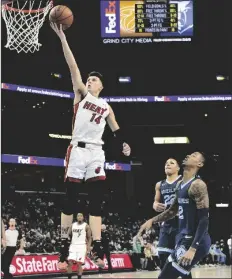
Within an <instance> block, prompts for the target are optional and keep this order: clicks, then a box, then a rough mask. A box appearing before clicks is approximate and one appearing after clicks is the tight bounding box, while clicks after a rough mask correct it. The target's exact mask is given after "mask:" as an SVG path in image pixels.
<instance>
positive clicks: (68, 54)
mask: <svg viewBox="0 0 232 279" xmlns="http://www.w3.org/2000/svg"><path fill="white" fill-rule="evenodd" d="M51 27H52V29H53V30H54V31H55V33H56V34H57V36H58V37H59V38H60V41H61V44H62V47H63V52H64V56H65V59H66V62H67V64H68V66H69V70H70V73H71V78H72V83H73V90H74V93H75V99H76V100H74V104H75V103H77V102H79V101H80V97H81V96H80V95H86V94H87V89H86V87H85V85H84V83H83V82H82V78H81V73H80V70H79V68H78V66H77V63H76V60H75V58H74V56H73V54H72V51H71V49H70V47H69V45H68V42H67V40H66V36H65V34H64V32H63V29H62V25H60V26H59V27H58V26H57V25H56V24H55V23H52V22H51Z"/></svg>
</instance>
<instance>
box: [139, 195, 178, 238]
mask: <svg viewBox="0 0 232 279" xmlns="http://www.w3.org/2000/svg"><path fill="white" fill-rule="evenodd" d="M177 213H178V198H177V196H176V198H175V200H174V201H173V204H172V205H171V206H170V207H169V208H168V209H167V210H165V211H164V212H162V213H160V214H159V215H157V216H155V217H153V218H151V219H149V220H148V221H146V222H145V223H144V224H143V225H142V226H141V227H140V230H139V232H138V236H140V235H141V234H142V232H143V231H144V230H146V229H147V230H149V229H150V228H151V227H152V224H155V223H159V222H165V221H167V220H169V219H172V218H174V217H175V216H176V214H177Z"/></svg>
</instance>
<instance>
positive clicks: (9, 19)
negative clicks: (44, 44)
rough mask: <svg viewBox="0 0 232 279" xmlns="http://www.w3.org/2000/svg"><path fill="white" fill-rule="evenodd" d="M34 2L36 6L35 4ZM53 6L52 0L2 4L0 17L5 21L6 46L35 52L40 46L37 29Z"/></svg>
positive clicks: (18, 50)
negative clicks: (0, 15)
mask: <svg viewBox="0 0 232 279" xmlns="http://www.w3.org/2000/svg"><path fill="white" fill-rule="evenodd" d="M35 4H36V6H35ZM52 6H53V1H51V0H46V1H42V0H41V1H38V0H25V1H23V4H22V1H20V0H16V1H14V2H12V3H10V4H5V5H3V6H2V17H3V19H4V20H5V23H6V29H7V44H6V45H5V47H6V48H9V49H10V50H16V51H17V52H18V53H20V52H21V51H23V52H26V53H28V52H31V53H33V52H35V51H38V50H39V48H40V47H41V44H40V43H39V29H40V28H41V27H42V25H43V23H44V20H45V17H46V15H47V14H48V12H49V10H50V9H51V8H52Z"/></svg>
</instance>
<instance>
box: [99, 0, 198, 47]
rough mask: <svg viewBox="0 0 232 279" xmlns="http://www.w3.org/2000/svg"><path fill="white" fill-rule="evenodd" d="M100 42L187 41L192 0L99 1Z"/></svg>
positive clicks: (190, 22) (190, 35)
mask: <svg viewBox="0 0 232 279" xmlns="http://www.w3.org/2000/svg"><path fill="white" fill-rule="evenodd" d="M101 37H102V41H103V43H105V44H107V43H156V42H170V41H178V42H179V41H185V42H186V41H187V42H189V41H191V40H192V37H193V0H189V1H185V0H184V1H183V0H163V1H162V0H143V1H127V0H115V1H106V0H101Z"/></svg>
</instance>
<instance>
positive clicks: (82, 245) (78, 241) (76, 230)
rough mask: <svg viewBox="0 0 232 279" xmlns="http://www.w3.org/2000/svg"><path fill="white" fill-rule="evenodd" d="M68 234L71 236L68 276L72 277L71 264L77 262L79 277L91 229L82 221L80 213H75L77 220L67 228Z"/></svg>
mask: <svg viewBox="0 0 232 279" xmlns="http://www.w3.org/2000/svg"><path fill="white" fill-rule="evenodd" d="M68 235H69V237H70V238H71V244H70V247H69V255H68V278H69V279H71V278H72V265H73V264H77V275H78V279H81V276H82V273H83V269H82V265H84V264H85V258H86V255H87V253H89V252H90V246H91V240H92V236H91V230H90V227H89V225H88V224H87V223H85V222H84V216H83V214H82V213H78V214H77V222H75V223H73V224H72V226H71V227H70V228H69V231H68Z"/></svg>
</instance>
